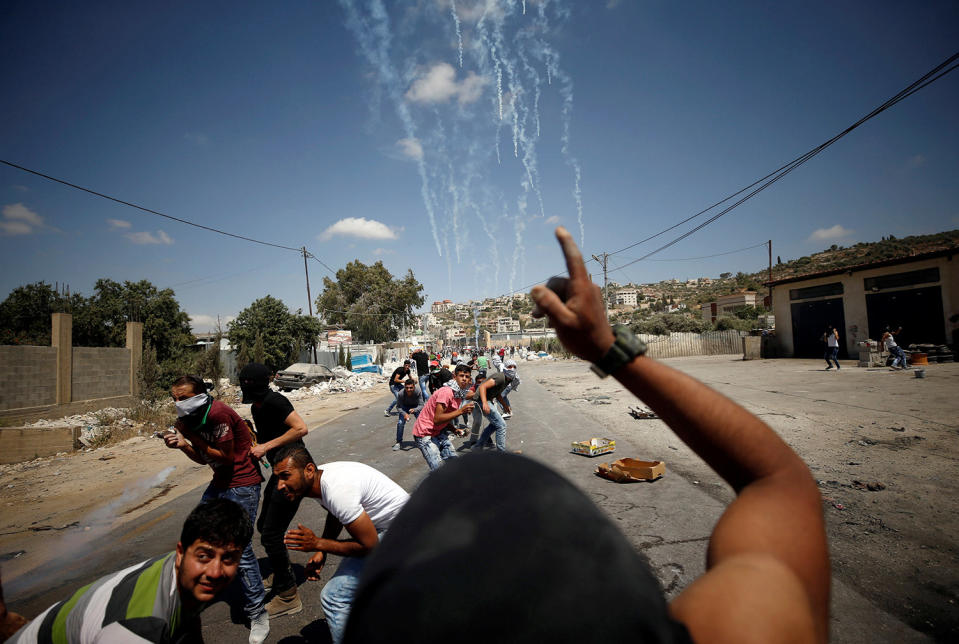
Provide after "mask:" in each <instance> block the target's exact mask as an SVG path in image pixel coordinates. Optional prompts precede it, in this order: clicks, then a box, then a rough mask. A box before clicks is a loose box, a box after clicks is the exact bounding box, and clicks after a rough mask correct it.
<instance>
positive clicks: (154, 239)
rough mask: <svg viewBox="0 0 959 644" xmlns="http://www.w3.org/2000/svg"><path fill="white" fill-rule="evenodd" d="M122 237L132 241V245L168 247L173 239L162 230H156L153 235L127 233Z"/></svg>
mask: <svg viewBox="0 0 959 644" xmlns="http://www.w3.org/2000/svg"><path fill="white" fill-rule="evenodd" d="M124 237H126V238H127V239H129V240H130V241H132V242H133V243H134V244H166V245H170V244H172V243H173V239H172V238H171V237H170V236H169V235H167V234H166V233H165V232H163V231H162V230H158V231H157V232H156V234H155V235H154V234H153V233H151V232H149V231H143V232H141V233H127V234H126V235H124Z"/></svg>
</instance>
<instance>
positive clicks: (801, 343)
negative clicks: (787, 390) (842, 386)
mask: <svg viewBox="0 0 959 644" xmlns="http://www.w3.org/2000/svg"><path fill="white" fill-rule="evenodd" d="M792 319H793V356H795V357H796V358H822V357H823V355H824V354H825V353H826V343H825V342H823V341H822V336H823V333H825V331H826V327H828V326H830V325H832V326H834V327H836V328H837V329H838V330H839V357H840V358H842V359H844V360H845V359H847V358H848V357H849V356H848V352H847V351H846V316H845V314H844V312H843V306H842V298H841V297H834V298H831V299H828V300H814V301H812V302H795V303H793V305H792Z"/></svg>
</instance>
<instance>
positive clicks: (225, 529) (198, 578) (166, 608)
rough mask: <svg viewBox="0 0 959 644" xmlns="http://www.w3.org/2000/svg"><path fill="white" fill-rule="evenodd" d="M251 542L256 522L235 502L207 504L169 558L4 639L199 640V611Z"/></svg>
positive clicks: (39, 643)
mask: <svg viewBox="0 0 959 644" xmlns="http://www.w3.org/2000/svg"><path fill="white" fill-rule="evenodd" d="M252 536H253V523H252V521H251V520H250V516H249V515H248V514H247V513H246V511H245V510H244V509H243V508H242V507H241V506H240V505H239V504H237V503H234V502H233V501H230V500H228V499H225V498H214V499H210V500H207V501H204V502H203V503H201V504H200V505H198V506H197V507H196V508H194V510H193V511H192V512H190V515H189V516H188V517H187V518H186V521H185V522H184V524H183V529H182V530H181V532H180V540H179V541H178V542H177V544H176V549H175V550H174V551H173V552H168V553H166V554H164V555H160V556H159V557H154V558H153V559H149V560H147V561H144V562H141V563H138V564H136V565H133V566H130V567H129V568H125V569H123V570H121V571H119V572H115V573H113V574H110V575H107V576H105V577H101V578H100V579H98V580H96V581H95V582H93V583H92V584H89V585H87V586H84V587H83V588H81V589H79V590H78V591H76V592H75V593H74V594H73V595H72V596H71V597H70V599H68V600H66V601H62V602H60V603H58V604H54V605H53V606H51V607H50V608H48V609H47V610H45V611H43V612H42V613H40V614H39V615H38V616H37V617H36V619H34V620H33V621H32V622H30V623H29V624H27V625H26V626H24V627H23V628H22V629H20V630H19V631H17V633H16V634H15V635H14V636H13V638H12V639H10V640H7V641H8V642H10V644H52V643H53V642H103V643H108V642H131V643H133V644H136V643H138V642H139V643H141V644H146V643H147V642H185V641H196V642H200V641H203V638H202V635H201V633H200V612H201V611H202V610H203V609H204V608H205V607H206V605H207V604H208V603H210V602H211V601H212V600H213V599H214V598H215V597H216V596H217V595H218V594H219V593H220V592H221V591H222V590H223V589H225V588H226V587H227V586H229V585H230V582H232V581H233V579H234V578H235V577H236V575H237V573H238V572H239V569H240V560H241V559H242V556H243V555H242V553H243V551H244V549H245V548H246V547H247V546H249V544H250V537H252ZM264 637H265V635H264ZM250 641H252V638H251V640H250ZM260 641H262V640H260Z"/></svg>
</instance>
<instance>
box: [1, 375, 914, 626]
mask: <svg viewBox="0 0 959 644" xmlns="http://www.w3.org/2000/svg"><path fill="white" fill-rule="evenodd" d="M582 371H583V376H582V378H583V383H584V384H583V387H584V388H585V387H587V386H590V385H592V384H595V376H593V375H592V374H590V373H589V372H588V370H587V369H586V367H585V366H583V368H582ZM544 373H546V372H545V371H544ZM510 398H511V401H512V403H513V410H514V416H513V418H512V419H510V420H509V421H508V426H509V432H508V435H507V444H508V447H509V449H510V450H521V451H522V452H523V454H524V455H525V456H528V457H531V458H534V459H536V460H538V461H541V462H543V463H545V464H547V465H549V466H551V467H552V468H554V469H556V470H558V471H559V472H561V473H562V474H564V475H565V476H566V477H567V478H568V479H569V480H570V481H572V482H573V483H574V484H575V485H577V486H578V487H580V488H581V489H582V490H583V491H584V492H585V493H586V494H587V495H589V496H590V497H591V498H592V499H594V500H595V501H596V503H597V504H598V505H599V506H600V507H601V508H603V509H604V510H605V511H606V512H607V513H608V514H609V516H611V517H612V518H613V520H614V521H615V522H616V523H617V524H618V525H619V526H620V527H621V529H622V530H623V532H624V534H625V535H626V536H627V538H629V539H630V541H631V542H632V543H634V544H635V545H636V547H637V549H638V550H639V551H640V552H641V554H642V555H644V556H645V557H646V558H647V559H648V561H649V563H650V566H651V568H652V569H653V570H654V572H655V573H656V574H657V576H658V577H659V579H660V580H661V582H662V584H663V587H664V589H665V590H666V593H667V595H669V596H673V595H674V594H675V593H677V592H678V591H679V590H681V589H682V588H683V587H685V585H687V584H688V583H689V582H690V581H691V580H692V579H694V578H695V577H697V576H698V575H700V574H702V572H703V570H704V560H705V550H706V545H707V541H708V538H709V535H710V532H711V530H712V526H713V525H714V523H715V521H716V519H717V518H718V517H719V515H720V514H721V512H722V509H723V496H724V495H718V494H715V493H710V490H709V489H706V488H705V487H704V486H702V485H700V482H699V481H696V480H694V477H693V475H684V474H683V473H682V472H680V471H676V470H674V469H670V467H669V464H668V463H667V474H666V476H665V477H664V478H662V479H660V480H659V481H656V482H654V483H648V484H636V485H618V484H615V483H611V482H609V481H606V480H603V479H600V478H599V477H597V476H595V475H594V470H595V467H596V465H597V463H598V462H599V461H600V460H605V459H604V457H600V458H598V459H590V458H586V457H582V456H578V455H574V454H571V453H570V451H569V445H570V442H571V441H573V440H581V439H584V438H590V437H592V436H604V435H610V434H611V433H613V432H615V433H614V434H613V435H615V437H616V439H617V446H618V448H617V454H616V455H615V456H614V457H613V458H617V457H619V456H637V457H641V456H643V454H644V449H647V448H646V447H645V446H644V442H643V437H642V433H641V432H629V431H623V429H624V428H623V427H615V428H614V427H597V426H591V424H590V422H588V421H587V420H586V419H585V418H584V417H583V416H582V415H581V414H580V413H579V412H577V411H576V410H575V409H574V408H573V406H571V405H570V404H568V403H566V402H564V401H562V400H560V399H558V398H557V397H556V396H555V395H554V394H551V393H550V392H548V391H547V390H546V389H545V388H544V387H543V386H542V385H540V384H539V383H537V382H536V381H535V380H534V379H533V378H532V377H529V376H524V379H523V385H522V387H521V388H520V390H519V391H517V392H516V393H514V394H511V395H510ZM388 401H389V398H388V396H387V395H384V396H383V398H382V400H381V401H377V404H372V405H369V406H367V407H364V408H361V409H358V410H356V411H354V412H351V413H349V414H347V415H345V416H342V417H340V418H339V419H337V420H335V421H333V422H330V423H328V424H326V425H323V426H321V427H318V428H311V432H310V434H309V435H308V436H307V438H306V444H307V447H308V448H309V449H310V451H311V452H312V453H313V456H314V458H315V459H316V460H317V462H319V463H322V462H326V461H339V460H353V461H360V462H363V463H366V464H368V465H371V466H373V467H375V468H377V469H379V470H380V471H382V472H384V473H385V474H387V475H388V476H390V477H391V478H392V479H393V480H395V481H396V482H397V483H399V484H400V485H401V486H403V487H404V488H405V489H406V490H408V491H410V492H413V490H414V489H415V488H416V486H417V485H418V483H419V482H420V481H422V480H423V478H424V477H425V476H426V475H427V467H426V463H425V461H424V460H423V458H422V456H421V455H420V453H419V451H418V450H417V449H415V447H413V443H412V441H411V440H409V439H410V435H409V431H410V428H409V427H408V428H407V435H406V438H407V442H406V443H405V444H404V448H403V449H402V450H401V451H398V452H394V451H392V450H391V449H390V447H391V445H392V444H393V441H394V431H395V419H388V418H385V417H384V416H383V411H382V410H383V407H385V405H386V404H387V403H388ZM635 422H636V421H632V420H626V421H624V423H634V424H633V425H630V426H629V427H635ZM455 442H456V444H457V445H459V444H460V443H461V442H462V439H457V440H456V441H455ZM202 491H203V488H202V487H201V488H197V489H196V490H195V491H193V492H191V493H189V494H185V495H183V496H182V497H180V498H178V499H175V500H173V501H171V502H169V503H167V504H165V505H163V506H161V507H158V508H157V509H155V510H153V511H152V512H150V513H149V514H147V515H145V516H144V517H143V518H142V519H141V520H140V521H139V522H137V523H135V524H131V525H126V526H123V527H122V528H120V529H117V530H115V531H113V532H111V533H110V534H109V535H108V536H106V537H104V538H103V539H101V540H100V542H99V543H98V544H97V547H96V548H95V549H93V550H92V551H91V552H85V553H71V552H64V553H63V555H62V556H61V557H60V558H59V559H58V560H55V561H53V562H51V563H50V564H49V565H47V566H44V567H43V568H42V569H38V570H37V571H36V575H38V576H48V577H49V578H50V580H51V581H50V582H49V583H48V584H47V585H46V588H45V590H44V591H43V592H41V593H39V594H35V595H33V596H30V597H26V598H19V601H17V602H16V604H15V606H14V608H15V609H17V610H20V611H21V612H24V613H26V614H28V615H33V614H36V613H38V612H39V611H41V610H43V609H44V608H46V607H47V606H49V605H50V604H52V603H53V602H55V601H58V600H60V599H62V598H65V597H67V596H69V594H70V593H71V592H72V591H73V590H75V589H76V588H78V587H80V586H82V585H83V584H86V583H89V582H90V581H92V580H94V579H96V578H97V577H99V576H100V575H102V574H105V573H107V572H110V571H113V570H118V569H120V568H123V567H124V566H127V565H130V564H132V563H135V562H137V561H141V560H143V559H146V558H147V557H150V556H153V555H155V554H159V553H161V552H164V551H168V550H170V549H172V548H173V546H174V545H175V544H176V541H177V537H178V534H179V530H180V527H181V525H182V521H183V519H184V518H185V517H186V515H187V514H188V513H189V511H190V510H191V509H192V508H193V507H194V505H195V504H196V502H197V501H198V500H199V498H200V495H201V493H202ZM325 515H326V513H325V511H324V510H323V509H322V508H321V507H320V506H319V504H318V503H316V502H314V501H312V500H309V499H307V500H304V502H303V503H302V505H301V506H300V510H299V513H298V514H297V517H296V520H295V521H296V522H298V523H302V524H304V525H306V526H308V527H310V528H312V529H314V530H317V531H319V530H320V529H322V526H323V523H324V521H325ZM254 542H255V550H256V552H257V554H258V556H259V557H260V564H261V566H262V567H263V569H264V574H266V573H268V572H269V570H268V567H269V561H268V560H267V559H266V557H265V554H264V552H263V549H262V547H261V546H260V544H259V536H258V535H257V536H255V537H254ZM291 558H292V560H293V562H294V568H295V570H296V572H297V575H298V579H299V581H301V582H302V583H301V584H300V596H301V598H302V600H303V603H304V610H303V612H301V613H299V614H297V615H292V616H286V617H281V618H278V619H275V620H273V622H272V624H271V635H270V638H269V640H268V641H270V642H302V641H311V642H326V641H328V639H329V632H328V630H327V627H326V622H325V621H324V619H323V615H322V610H321V608H320V606H319V593H320V590H321V589H322V586H323V584H322V581H321V582H308V581H305V579H304V577H303V568H302V565H303V564H305V562H306V561H307V559H308V555H306V554H303V553H291ZM337 563H338V559H337V558H336V557H331V558H330V562H329V563H328V564H327V566H326V568H325V570H324V575H323V577H324V580H325V579H328V578H329V576H330V575H332V573H333V571H334V570H335V566H336V565H337ZM598 573H601V571H598ZM231 590H235V588H234V589H231ZM833 594H834V601H833V604H834V609H833V612H834V614H835V613H838V614H839V615H841V616H842V617H841V618H840V619H837V618H834V619H833V624H832V628H833V638H834V641H846V642H855V641H863V642H866V641H876V639H877V637H876V636H877V635H879V633H883V634H884V635H879V637H878V639H879V640H886V639H887V636H894V639H895V640H896V641H922V640H923V639H924V638H923V636H921V634H919V633H918V632H916V631H913V630H912V629H909V628H908V627H906V626H905V625H903V624H902V623H901V622H899V621H898V620H896V619H894V618H893V617H891V616H890V615H888V614H886V613H884V612H882V611H880V610H879V609H877V608H876V607H874V606H873V605H872V604H870V603H869V602H867V601H866V600H865V599H863V598H862V597H861V596H859V595H858V594H857V593H856V592H855V591H853V590H851V589H849V588H847V587H846V586H844V585H843V584H842V583H841V582H840V581H839V580H838V579H836V580H834V591H833ZM228 601H229V593H227V597H226V598H225V600H221V601H218V602H216V603H214V604H213V605H211V606H210V607H209V608H208V609H207V610H206V611H205V612H204V614H203V624H204V637H205V639H206V640H207V641H209V642H231V643H232V642H240V641H245V639H246V637H247V629H246V627H245V626H244V625H243V618H242V615H241V614H240V613H238V612H236V611H231V609H230V607H229V605H228ZM867 625H868V627H866V628H865V630H863V628H864V627H865V626H867Z"/></svg>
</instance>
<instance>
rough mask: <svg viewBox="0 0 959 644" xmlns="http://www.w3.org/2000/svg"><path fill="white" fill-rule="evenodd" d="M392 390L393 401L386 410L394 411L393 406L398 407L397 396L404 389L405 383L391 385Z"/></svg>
mask: <svg viewBox="0 0 959 644" xmlns="http://www.w3.org/2000/svg"><path fill="white" fill-rule="evenodd" d="M390 391H392V392H393V402H391V403H390V406H389V407H387V408H386V411H393V408H394V407H396V397H397V396H398V395H399V393H400V392H401V391H403V385H393V384H391V385H390Z"/></svg>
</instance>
